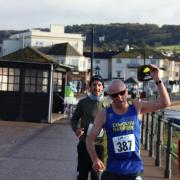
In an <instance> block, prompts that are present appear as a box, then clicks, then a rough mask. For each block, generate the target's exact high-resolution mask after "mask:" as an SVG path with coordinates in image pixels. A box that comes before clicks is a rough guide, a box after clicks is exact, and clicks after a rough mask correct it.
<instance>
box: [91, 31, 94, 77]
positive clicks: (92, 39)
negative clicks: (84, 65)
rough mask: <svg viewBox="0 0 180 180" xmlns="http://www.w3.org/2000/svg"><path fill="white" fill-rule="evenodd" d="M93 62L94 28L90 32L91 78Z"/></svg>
mask: <svg viewBox="0 0 180 180" xmlns="http://www.w3.org/2000/svg"><path fill="white" fill-rule="evenodd" d="M93 60H94V27H92V30H91V77H92V76H93Z"/></svg>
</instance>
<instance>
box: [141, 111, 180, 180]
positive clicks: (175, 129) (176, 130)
mask: <svg viewBox="0 0 180 180" xmlns="http://www.w3.org/2000/svg"><path fill="white" fill-rule="evenodd" d="M179 140H180V119H179V120H178V119H175V118H165V116H164V112H162V111H161V112H156V113H155V112H153V113H147V114H146V115H144V116H143V118H142V125H141V143H142V144H144V147H145V149H146V150H148V151H149V156H150V157H153V156H155V166H159V167H160V166H161V165H162V164H161V163H162V157H163V158H164V153H165V159H163V160H164V165H165V167H164V177H165V178H171V176H172V158H173V160H175V162H178V161H179V160H178V141H179ZM175 141H177V142H175ZM172 142H175V143H176V144H175V145H177V147H176V148H177V151H175V152H174V149H173V147H172V146H173V143H172ZM179 144H180V143H179ZM176 148H175V150H176ZM179 148H180V147H179ZM163 150H165V152H164V153H163ZM179 156H180V155H179ZM179 158H180V157H179ZM179 163H180V162H179ZM175 166H176V169H178V167H177V166H178V165H177V164H175ZM179 166H180V164H179ZM175 173H176V175H177V173H180V172H178V170H177V171H176V172H175Z"/></svg>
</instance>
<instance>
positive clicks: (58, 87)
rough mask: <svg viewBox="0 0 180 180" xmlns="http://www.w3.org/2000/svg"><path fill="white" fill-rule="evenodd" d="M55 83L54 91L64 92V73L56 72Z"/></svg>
mask: <svg viewBox="0 0 180 180" xmlns="http://www.w3.org/2000/svg"><path fill="white" fill-rule="evenodd" d="M53 83H54V92H62V73H60V72H54V75H53Z"/></svg>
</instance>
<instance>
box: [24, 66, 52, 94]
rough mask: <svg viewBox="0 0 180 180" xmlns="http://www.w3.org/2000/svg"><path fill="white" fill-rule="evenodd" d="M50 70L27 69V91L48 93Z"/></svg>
mask: <svg viewBox="0 0 180 180" xmlns="http://www.w3.org/2000/svg"><path fill="white" fill-rule="evenodd" d="M47 89H48V71H43V70H38V69H27V70H26V71H25V92H31V93H47Z"/></svg>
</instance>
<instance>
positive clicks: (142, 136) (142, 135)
mask: <svg viewBox="0 0 180 180" xmlns="http://www.w3.org/2000/svg"><path fill="white" fill-rule="evenodd" d="M141 144H144V114H143V116H142V124H141Z"/></svg>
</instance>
